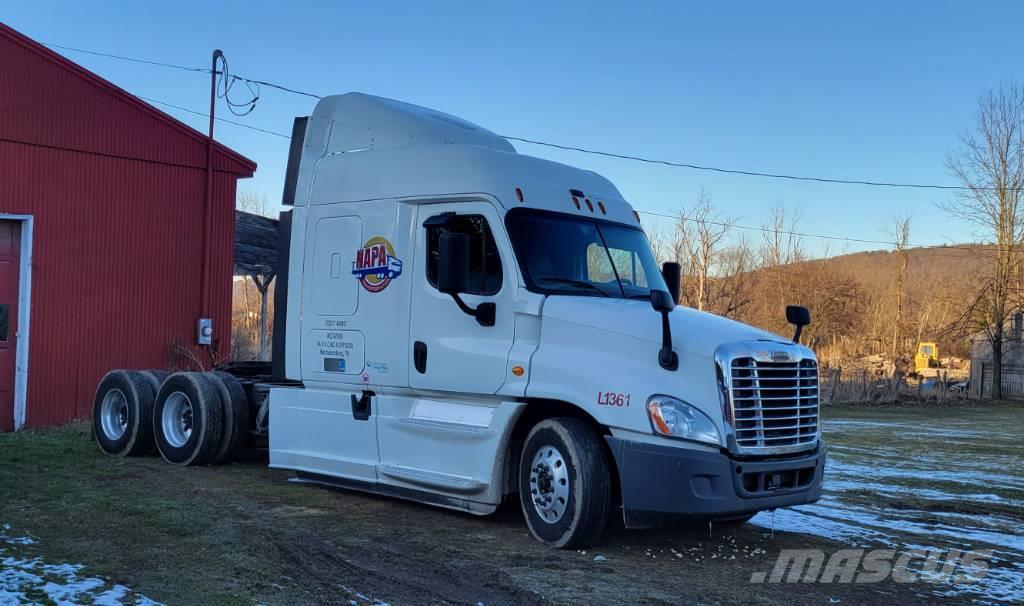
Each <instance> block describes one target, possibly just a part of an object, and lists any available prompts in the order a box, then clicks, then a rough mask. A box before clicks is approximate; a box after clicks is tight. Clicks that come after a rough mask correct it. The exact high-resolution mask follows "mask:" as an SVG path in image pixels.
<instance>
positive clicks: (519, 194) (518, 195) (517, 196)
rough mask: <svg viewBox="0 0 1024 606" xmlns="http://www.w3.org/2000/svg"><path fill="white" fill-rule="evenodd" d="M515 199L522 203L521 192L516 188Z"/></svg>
mask: <svg viewBox="0 0 1024 606" xmlns="http://www.w3.org/2000/svg"><path fill="white" fill-rule="evenodd" d="M516 198H519V201H520V202H522V201H523V190H521V189H519V188H518V187H517V188H516Z"/></svg>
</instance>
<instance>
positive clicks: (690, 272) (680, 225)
mask: <svg viewBox="0 0 1024 606" xmlns="http://www.w3.org/2000/svg"><path fill="white" fill-rule="evenodd" d="M735 223H736V220H735V219H733V218H729V217H725V216H724V215H722V214H721V213H720V212H718V211H717V210H716V209H715V207H714V206H713V205H712V204H711V196H709V195H708V193H707V192H706V191H704V190H703V189H702V190H701V191H700V194H699V195H698V197H697V202H696V203H695V204H694V206H693V208H692V209H691V210H687V209H685V208H684V209H681V210H680V211H679V219H678V221H677V222H676V238H675V241H674V243H673V248H674V249H675V251H674V252H675V254H676V258H677V259H679V260H680V263H681V264H682V265H683V275H684V276H685V277H687V278H689V280H684V282H689V284H688V286H689V288H687V289H686V290H687V293H685V294H684V298H686V299H689V300H688V301H687V303H688V304H690V306H691V307H695V308H697V309H699V310H702V311H703V310H704V309H706V308H707V307H708V301H709V299H710V296H709V291H710V289H711V285H710V282H711V279H712V278H713V277H714V272H715V271H716V269H718V267H719V266H720V264H721V263H722V260H723V255H724V251H723V248H724V247H723V240H724V239H725V237H726V236H727V235H728V234H729V231H730V230H731V229H732V226H733V225H734V224H735Z"/></svg>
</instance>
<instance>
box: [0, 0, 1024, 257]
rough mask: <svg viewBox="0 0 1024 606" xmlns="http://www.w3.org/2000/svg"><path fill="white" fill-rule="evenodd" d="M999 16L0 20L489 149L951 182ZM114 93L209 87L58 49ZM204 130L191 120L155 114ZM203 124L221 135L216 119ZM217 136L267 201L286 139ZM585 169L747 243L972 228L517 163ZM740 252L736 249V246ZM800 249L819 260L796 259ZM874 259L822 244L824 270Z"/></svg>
mask: <svg viewBox="0 0 1024 606" xmlns="http://www.w3.org/2000/svg"><path fill="white" fill-rule="evenodd" d="M1022 17H1024V4H1022V3H1015V2H1003V3H1000V2H986V3H984V4H983V5H975V4H973V3H967V2H960V3H956V2H935V1H931V2H859V3H850V4H849V5H848V6H839V4H838V3H821V2H791V3H764V2H750V3H696V2H694V3H689V2H650V3H641V2H633V3H606V2H526V1H524V2H514V3H513V2H507V3H500V4H499V3H486V2H437V3H422V2H360V3H356V2H290V3H283V2H282V3H277V2H274V3H271V2H267V3H261V2H223V3H216V4H215V3H200V2H185V1H180V2H173V3H166V2H112V1H110V2H104V3H82V2H67V3H63V2H61V3H54V2H46V1H43V0H35V1H34V2H22V3H13V2H8V3H4V4H3V5H2V6H0V20H2V21H3V22H4V23H6V24H7V25H10V26H12V27H14V28H15V29H17V30H19V31H21V32H23V33H25V34H27V35H29V36H30V37H32V38H35V39H36V40H39V41H42V42H47V43H55V44H62V45H67V46H74V47H80V48H86V49H91V50H97V51H102V52H109V53H114V54H121V55H128V56H134V57H141V58H148V59H153V60H157V61H166V62H170V63H177V64H183V65H196V66H207V65H209V60H210V52H211V50H212V49H213V48H221V49H223V50H224V51H225V53H226V55H227V57H228V60H229V61H230V66H231V69H232V70H233V71H234V72H235V73H238V74H241V75H245V76H248V77H251V78H257V79H262V80H267V81H272V82H280V83H283V84H286V85H289V86H292V87H295V88H298V89H302V90H309V91H312V92H316V93H320V94H332V93H342V92H347V91H351V90H358V91H363V92H369V93H373V94H379V95H384V96H388V97H394V98H398V99H402V100H405V101H410V102H413V103H418V104H421V105H426V106H429V107H434V108H437V109H440V110H443V111H446V112H449V113H453V114H456V115H458V116H461V117H464V118H466V119H468V120H471V121H473V122H477V123H479V124H481V125H483V126H485V127H487V128H489V129H491V130H494V131H496V132H499V133H501V134H506V135H515V136H521V137H526V138H536V139H542V140H547V141H552V142H557V143H563V144H571V145H578V146H583V147H591V148H595V149H602V150H608V151H614V152H619V153H626V154H633V155H641V156H649V157H655V158H663V159H669V160H676V161H682V162H689V163H695V164H703V165H711V166H722V167H731V168H742V169H750V170H758V171H766V172H780V173H792V174H804V175H815V176H827V177H839V178H862V179H870V180H880V181H901V182H923V183H953V182H954V180H953V179H952V177H951V176H950V175H949V174H948V173H947V171H946V169H945V168H944V159H945V157H946V155H947V154H948V153H949V152H950V151H951V150H952V149H954V148H955V147H956V145H957V141H958V137H959V135H960V134H961V133H962V132H963V131H964V130H965V129H967V128H969V127H970V126H971V124H972V121H973V114H974V110H975V104H976V101H977V98H978V96H979V95H980V94H981V93H982V92H983V91H985V90H986V89H988V88H991V87H993V86H996V85H998V84H999V83H1000V82H1009V81H1015V80H1018V79H1021V76H1022V75H1021V73H1020V72H1021V65H1022V64H1021V57H1022V56H1024V53H1022V52H1021V51H1022V50H1024V49H1022V46H1024V45H1022V43H1021V37H1020V35H1019V23H1020V22H1021V19H1022ZM61 52H62V53H64V54H66V55H67V56H68V57H71V58H72V59H73V60H75V61H77V62H78V63H80V64H82V65H84V66H86V67H87V68H89V69H91V70H93V71H95V72H96V73H98V74H100V75H102V76H104V77H105V78H107V79H109V80H111V81H113V82H114V83H116V84H118V85H120V86H122V87H123V88H125V89H127V90H129V91H131V92H133V93H135V94H138V95H141V96H145V97H150V98H154V99H160V100H164V101H167V102H170V103H174V104H176V105H181V106H183V107H189V108H194V109H196V110H200V111H205V108H206V107H207V105H208V90H209V80H208V78H207V77H204V76H203V75H198V74H192V73H187V72H180V71H176V70H168V69H163V68H159V67H151V66H141V65H135V64H131V63H125V62H121V61H116V60H113V59H106V58H101V57H94V56H89V55H82V54H79V53H74V52H70V51H61ZM312 107H313V100H312V99H308V98H305V97H301V96H295V95H290V94H285V93H280V92H277V91H274V90H271V89H266V88H264V89H263V96H262V98H261V99H260V101H259V104H258V106H257V108H256V110H255V111H254V112H253V113H252V114H250V115H249V116H247V117H244V118H233V117H232V118H233V119H237V120H239V121H243V122H246V123H248V124H252V125H253V126H258V127H261V128H265V129H269V130H275V131H279V132H285V133H287V132H290V128H291V121H292V118H293V117H294V116H296V115H307V114H309V113H310V112H311V110H312ZM163 109H165V110H166V111H168V113H170V114H172V115H174V116H175V117H178V118H180V119H182V120H184V121H185V122H187V123H189V124H191V125H193V126H195V127H197V128H200V129H201V130H205V122H204V120H205V119H204V118H201V117H198V116H192V115H189V114H186V113H182V112H180V111H177V110H172V109H166V108H163ZM218 112H219V115H224V116H226V117H231V116H227V110H226V108H225V107H224V106H223V105H220V106H219V108H218ZM217 138H218V139H219V140H221V141H223V142H224V143H226V144H227V145H229V146H231V147H233V148H235V149H236V150H238V151H240V152H241V153H243V154H245V155H247V156H249V157H250V158H252V159H254V160H256V161H257V162H258V163H259V170H258V173H257V175H256V177H255V178H253V179H251V180H248V181H243V182H242V183H241V186H240V187H241V189H242V190H244V191H253V192H256V193H259V194H263V195H265V196H266V197H267V199H268V200H269V201H270V202H271V203H273V204H276V203H277V202H278V201H279V200H280V195H281V184H282V176H283V173H284V167H285V161H286V156H287V147H288V145H287V141H286V140H285V139H281V138H277V137H273V136H269V135H264V134H260V133H256V132H253V131H249V130H246V129H242V128H238V127H235V126H232V125H227V124H218V126H217ZM516 147H517V148H518V149H519V151H520V152H521V153H527V154H531V155H537V156H541V157H546V158H550V159H554V160H558V161H561V162H566V163H570V164H574V165H578V166H582V167H585V168H589V169H592V170H596V171H598V172H600V173H602V174H604V175H605V176H607V177H609V178H610V179H612V181H614V182H615V183H616V184H617V185H618V186H619V189H620V190H621V191H622V192H623V194H624V195H625V196H626V198H627V199H628V200H629V201H630V202H631V203H632V204H633V205H634V206H635V207H637V208H638V209H644V210H650V211H656V212H672V211H674V210H675V209H677V208H678V207H679V206H680V205H684V204H689V203H692V201H693V200H694V198H695V197H696V196H697V194H698V192H699V190H700V188H702V187H703V188H704V189H706V190H707V191H708V192H709V193H710V195H711V197H712V200H713V201H714V202H715V204H716V205H717V206H718V207H719V208H721V209H722V211H723V212H724V213H726V214H727V215H730V216H732V217H736V218H739V219H741V222H742V223H743V224H747V225H754V226H756V225H759V224H760V223H761V222H762V221H763V220H764V218H765V216H766V215H767V212H768V210H769V208H770V207H771V206H773V205H774V204H776V202H778V201H782V202H784V203H785V204H786V205H787V206H789V207H797V206H800V207H802V209H803V219H802V222H801V224H800V229H801V230H802V231H807V232H815V233H822V234H829V235H836V236H841V237H849V238H866V239H879V240H885V239H887V236H886V230H887V229H888V226H889V224H890V223H891V219H892V217H893V216H894V215H897V214H909V215H911V216H912V219H913V228H912V233H911V240H912V241H913V242H914V243H921V244H931V243H941V242H963V241H966V240H969V239H974V238H975V237H976V236H977V234H976V233H974V232H973V231H972V229H971V228H970V227H969V226H967V225H965V224H963V223H960V222H958V221H955V220H953V219H951V218H950V217H948V216H946V215H945V214H944V213H943V212H942V211H940V210H939V209H937V208H936V207H935V203H936V202H941V201H944V200H947V199H948V198H949V194H948V193H945V192H941V191H933V190H906V189H886V188H872V187H854V186H843V185H825V184H811V183H797V182H792V181H779V180H771V179H760V178H751V177H742V176H731V175H717V174H712V173H704V172H695V171H691V170H683V169H676V168H667V167H658V166H649V165H644V164H637V163H632V162H627V161H621V160H612V159H606V158H599V157H594V156H588V155H581V154H578V153H573V152H561V151H557V150H551V149H546V148H539V147H535V146H532V145H527V144H516ZM751 236H752V237H754V238H755V240H756V238H757V237H758V236H757V234H751ZM807 244H808V245H809V247H810V248H811V249H812V250H814V251H816V252H820V251H821V243H820V242H816V241H814V240H808V241H807ZM866 248H877V247H876V246H867V245H858V244H849V245H844V244H843V243H841V242H833V243H832V244H831V249H830V252H831V253H836V252H842V251H844V250H862V249H866Z"/></svg>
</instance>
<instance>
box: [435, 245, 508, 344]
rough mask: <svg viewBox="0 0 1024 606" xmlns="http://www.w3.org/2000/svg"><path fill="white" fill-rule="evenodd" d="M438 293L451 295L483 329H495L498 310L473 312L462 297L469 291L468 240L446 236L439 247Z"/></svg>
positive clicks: (485, 307) (481, 308)
mask: <svg viewBox="0 0 1024 606" xmlns="http://www.w3.org/2000/svg"><path fill="white" fill-rule="evenodd" d="M437 290H439V291H441V292H443V293H444V294H446V295H451V297H452V299H454V300H455V304H456V305H458V306H459V309H461V310H462V312H463V313H465V314H467V315H470V316H473V317H474V318H476V322H477V324H479V325H480V326H494V321H495V319H496V315H497V306H495V304H494V303H481V304H479V305H477V306H476V308H475V309H474V308H472V307H470V306H469V305H466V302H465V301H463V300H462V297H460V296H459V295H460V294H461V293H464V292H466V291H467V290H469V236H467V235H466V234H460V233H452V232H445V233H443V234H441V237H440V240H439V242H438V246H437Z"/></svg>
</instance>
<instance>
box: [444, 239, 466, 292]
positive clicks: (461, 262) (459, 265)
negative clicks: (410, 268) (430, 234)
mask: <svg viewBox="0 0 1024 606" xmlns="http://www.w3.org/2000/svg"><path fill="white" fill-rule="evenodd" d="M468 284H469V236H467V235H466V234H460V233H451V232H445V233H443V234H441V238H440V242H439V245H438V248H437V289H438V290H439V291H441V292H443V293H445V294H446V295H457V294H459V293H464V292H466V288H467V286H468Z"/></svg>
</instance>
